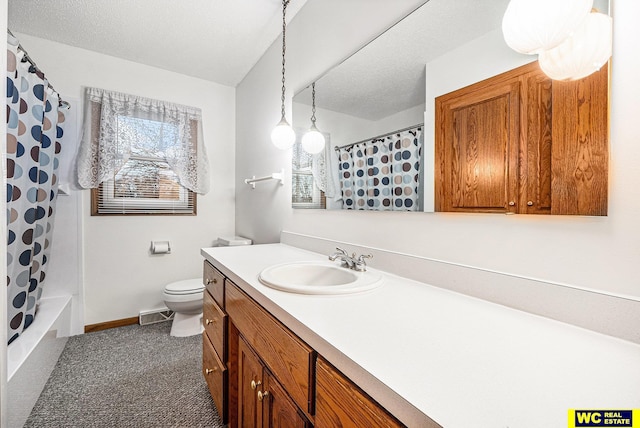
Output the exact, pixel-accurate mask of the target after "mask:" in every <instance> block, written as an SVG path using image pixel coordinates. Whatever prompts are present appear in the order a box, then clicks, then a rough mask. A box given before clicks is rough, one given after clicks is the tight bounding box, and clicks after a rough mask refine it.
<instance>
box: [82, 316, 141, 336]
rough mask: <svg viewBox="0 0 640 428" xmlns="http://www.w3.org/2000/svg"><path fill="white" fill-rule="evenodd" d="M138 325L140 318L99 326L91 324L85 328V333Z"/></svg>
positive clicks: (105, 323)
mask: <svg viewBox="0 0 640 428" xmlns="http://www.w3.org/2000/svg"><path fill="white" fill-rule="evenodd" d="M134 324H138V317H131V318H123V319H120V320H113V321H106V322H99V323H97V324H89V325H85V326H84V332H85V333H93V332H94V331H100V330H108V329H110V328H116V327H125V326H127V325H134Z"/></svg>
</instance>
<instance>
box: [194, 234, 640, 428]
mask: <svg viewBox="0 0 640 428" xmlns="http://www.w3.org/2000/svg"><path fill="white" fill-rule="evenodd" d="M202 255H203V256H204V257H205V258H206V259H207V260H209V261H210V262H211V263H212V264H214V265H215V266H216V267H217V268H218V269H219V270H220V271H221V272H222V273H223V274H225V275H226V276H228V277H229V278H230V279H231V280H232V281H234V282H235V283H236V284H237V285H238V286H239V287H240V288H242V289H243V290H244V291H245V292H247V294H249V295H250V296H251V297H253V298H254V299H255V300H256V301H258V303H260V304H261V305H262V306H264V307H265V308H266V309H267V310H269V311H270V312H271V313H272V314H273V315H274V316H276V317H277V318H279V319H280V320H281V321H282V322H283V323H284V324H286V325H287V326H288V327H289V328H290V329H291V330H292V331H293V332H295V333H296V334H297V335H298V336H300V337H301V338H302V339H303V340H305V341H306V342H307V343H308V344H309V345H310V346H312V347H313V348H314V349H316V350H317V351H318V353H319V354H320V355H323V356H324V357H325V358H326V359H327V360H329V361H330V362H332V363H333V364H334V365H335V366H336V367H337V368H339V369H340V370H341V371H343V372H344V373H345V374H346V375H347V376H348V377H350V378H351V379H352V380H354V381H355V382H356V383H358V384H359V385H360V386H361V387H362V388H363V389H364V390H366V391H367V392H368V393H369V394H370V395H371V396H372V397H373V398H375V399H376V400H377V401H379V402H380V403H381V404H382V405H383V406H385V407H386V408H387V409H388V410H390V411H391V412H392V413H393V414H394V415H395V416H396V417H398V418H399V419H400V420H401V421H403V422H404V423H405V424H407V425H408V426H410V427H414V426H420V425H421V423H420V420H421V417H422V418H424V416H423V414H424V415H427V416H429V417H430V418H431V419H433V420H435V421H436V422H438V423H439V424H440V425H442V426H443V427H446V428H470V427H473V428H484V427H486V428H507V427H509V428H527V427H531V428H541V427H544V428H553V427H562V428H565V427H567V414H568V410H569V409H632V408H636V409H637V408H640V345H638V344H635V343H632V342H627V341H624V340H621V339H617V338H613V337H610V336H606V335H603V334H600V333H595V332H592V331H589V330H585V329H582V328H579V327H575V326H572V325H569V324H565V323H561V322H558V321H554V320H550V319H547V318H543V317H539V316H536V315H532V314H528V313H525V312H521V311H517V310H514V309H510V308H507V307H504V306H500V305H497V304H494V303H490V302H486V301H483V300H479V299H476V298H472V297H468V296H465V295H462V294H458V293H454V292H451V291H448V290H444V289H441V288H437V287H433V286H430V285H428V284H424V283H421V282H417V281H413V280H410V279H406V278H402V277H399V276H396V275H392V274H386V273H384V276H385V282H384V284H383V285H382V286H381V287H379V288H377V289H375V290H372V291H368V292H365V293H360V294H352V295H342V296H307V295H299V294H293V293H287V292H283V291H278V290H273V289H271V288H268V287H266V286H264V285H262V284H261V283H260V282H259V281H258V274H259V273H260V271H261V270H262V269H264V268H266V267H268V266H271V265H274V264H278V263H285V262H290V261H291V262H293V261H305V260H326V258H327V256H326V255H322V254H318V253H312V252H309V251H305V250H301V249H298V248H295V247H291V246H287V245H284V244H268V245H254V246H243V247H217V248H204V249H202ZM372 270H373V269H372ZM579 304H580V302H576V305H579ZM585 310H594V311H595V310H598V308H585ZM638 328H640V326H638ZM423 421H424V419H423ZM422 425H423V424H422Z"/></svg>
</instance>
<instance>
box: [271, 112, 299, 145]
mask: <svg viewBox="0 0 640 428" xmlns="http://www.w3.org/2000/svg"><path fill="white" fill-rule="evenodd" d="M271 142H272V143H273V145H274V146H276V147H277V148H279V149H281V150H286V149H289V148H291V147H293V145H294V144H295V142H296V133H295V132H294V131H293V128H291V125H289V122H287V120H286V119H285V118H284V117H283V118H282V120H281V121H280V122H279V123H278V124H277V125H276V127H275V128H273V131H271Z"/></svg>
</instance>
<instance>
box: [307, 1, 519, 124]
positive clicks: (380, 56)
mask: <svg viewBox="0 0 640 428" xmlns="http://www.w3.org/2000/svg"><path fill="white" fill-rule="evenodd" d="M508 3H509V0H482V1H479V0H455V1H452V0H429V1H428V2H427V3H426V4H424V5H423V6H421V7H420V8H419V9H417V10H416V11H414V12H413V13H412V14H410V15H409V16H408V17H406V18H405V19H403V20H402V21H400V22H399V23H398V24H396V25H395V26H393V27H391V28H390V29H389V30H388V31H386V32H385V33H383V34H382V35H381V36H380V37H378V38H377V39H375V40H373V41H372V42H371V43H370V44H368V45H367V46H365V47H364V48H363V49H361V50H360V51H358V52H356V53H355V54H354V55H353V56H351V57H350V58H348V59H347V60H345V61H344V62H343V63H342V64H340V65H338V66H336V67H335V68H333V69H332V70H329V72H328V73H327V74H325V75H324V76H322V77H320V78H319V79H318V81H317V83H316V92H317V93H316V105H318V106H319V107H322V108H326V109H328V110H332V111H336V112H340V113H345V114H349V115H351V116H355V117H361V118H364V119H369V120H380V119H382V118H385V117H387V116H389V115H391V114H393V113H397V112H399V111H403V110H406V109H408V108H410V107H415V106H418V105H420V104H424V97H425V64H426V63H428V62H430V61H431V60H433V59H434V58H437V57H438V56H440V55H442V54H444V53H446V52H448V51H450V50H452V49H454V48H456V47H459V46H461V45H463V44H465V43H467V42H469V41H471V40H473V39H475V38H477V37H479V36H481V35H483V34H486V33H487V32H489V31H492V30H495V29H497V28H500V27H501V23H502V16H503V15H504V11H505V10H506V8H507V4H508ZM310 92H311V91H310V90H309V89H306V90H304V91H302V92H301V93H299V94H296V96H295V98H294V101H295V102H299V103H302V104H308V105H310V104H311V96H310Z"/></svg>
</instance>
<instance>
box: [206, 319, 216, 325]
mask: <svg viewBox="0 0 640 428" xmlns="http://www.w3.org/2000/svg"><path fill="white" fill-rule="evenodd" d="M204 322H205V323H206V324H207V325H210V324H213V323H214V322H216V320H215V319H212V320H210V319H206V320H205V321H204Z"/></svg>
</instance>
